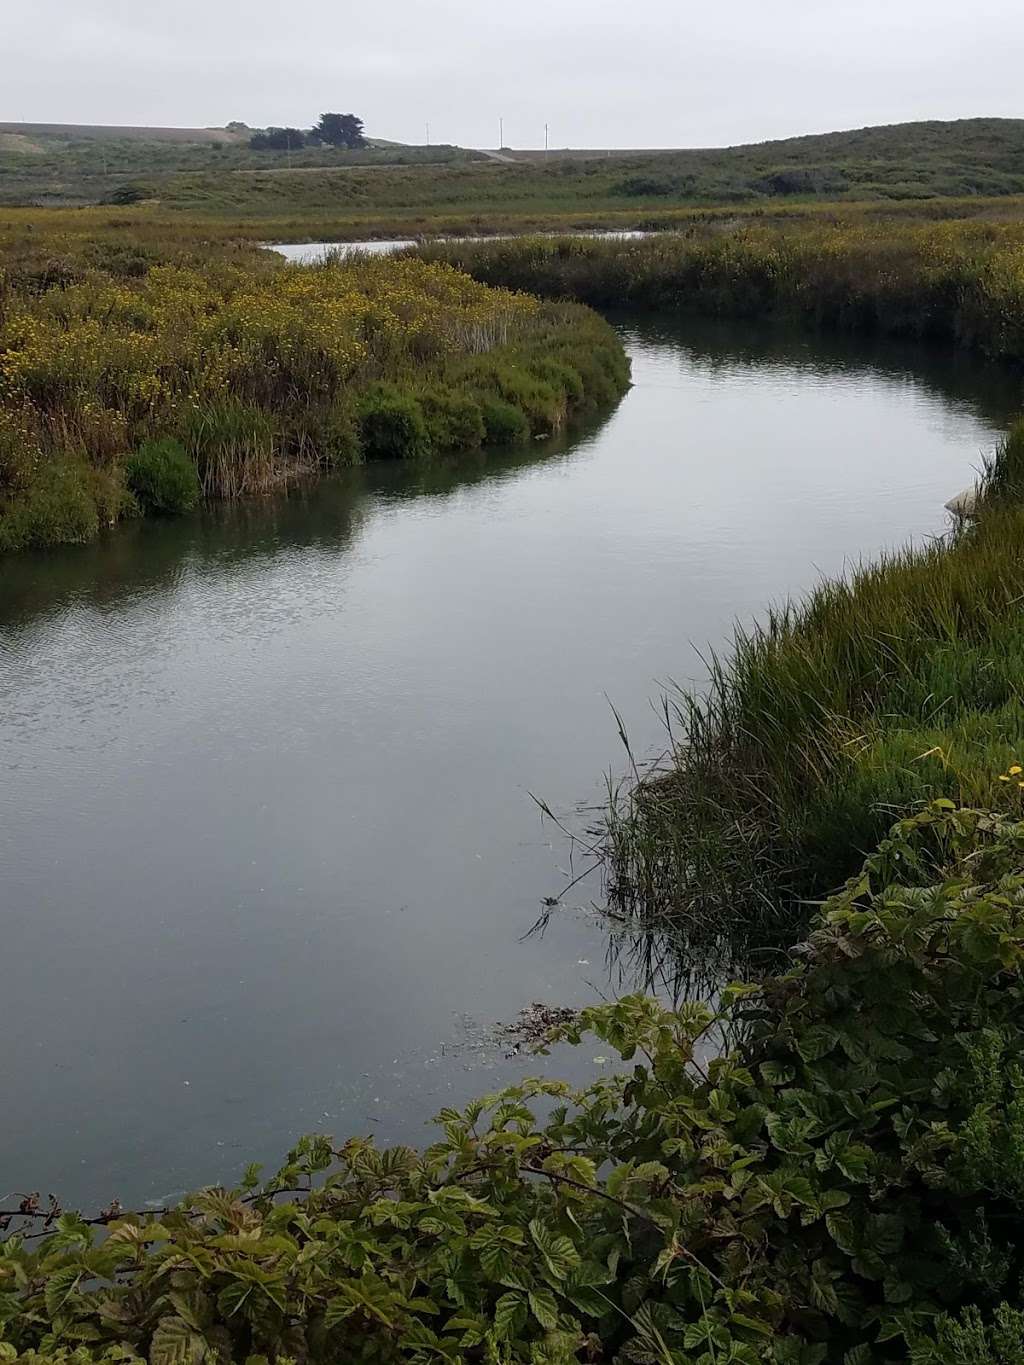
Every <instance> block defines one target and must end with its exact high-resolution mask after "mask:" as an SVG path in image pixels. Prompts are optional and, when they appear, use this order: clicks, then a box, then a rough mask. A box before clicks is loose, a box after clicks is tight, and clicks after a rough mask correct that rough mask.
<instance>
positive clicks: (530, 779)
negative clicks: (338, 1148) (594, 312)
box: [0, 318, 1020, 1203]
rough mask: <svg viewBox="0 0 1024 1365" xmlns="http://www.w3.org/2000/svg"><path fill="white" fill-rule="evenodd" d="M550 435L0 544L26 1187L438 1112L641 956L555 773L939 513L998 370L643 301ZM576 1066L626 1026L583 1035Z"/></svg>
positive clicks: (2, 683) (10, 1101) (603, 757)
mask: <svg viewBox="0 0 1024 1365" xmlns="http://www.w3.org/2000/svg"><path fill="white" fill-rule="evenodd" d="M621 325H622V327H623V332H624V336H625V339H626V341H627V343H628V346H629V349H630V351H631V353H632V356H633V364H634V379H635V382H636V387H635V388H634V389H633V390H632V392H631V393H630V394H629V395H628V396H627V397H626V399H625V400H624V401H623V402H622V404H621V406H620V407H619V408H618V409H617V410H616V411H615V412H614V413H612V414H611V415H609V416H607V417H606V419H605V420H603V421H601V422H599V423H596V424H595V425H593V426H592V427H590V428H589V429H586V430H583V431H580V432H577V433H574V435H573V436H572V437H571V438H569V439H566V440H565V441H563V442H561V443H559V444H558V445H555V446H548V447H540V446H538V447H537V448H536V449H535V450H530V451H527V452H525V453H520V454H518V455H515V456H505V457H502V456H492V457H491V458H489V459H487V458H484V457H481V456H472V457H468V458H466V459H464V460H462V461H461V462H457V463H455V464H452V465H450V466H447V467H445V468H444V469H431V470H426V471H423V470H416V469H405V468H399V467H376V468H371V469H365V470H358V471H353V472H351V473H350V474H346V475H344V476H340V477H337V478H334V479H332V480H329V481H327V482H325V483H322V484H320V485H319V486H316V487H314V488H306V489H301V490H296V491H294V492H292V493H291V494H290V495H289V496H282V497H278V498H274V499H271V500H267V501H263V502H253V503H248V504H246V505H243V506H235V507H231V508H215V509H211V510H208V511H205V512H203V513H202V514H200V515H196V516H194V517H191V518H188V519H184V520H180V521H175V522H168V523H166V524H156V523H154V524H148V525H145V526H141V525H136V526H129V527H127V528H125V529H123V530H121V531H119V532H118V533H116V534H114V535H112V536H110V537H109V538H108V539H106V540H104V541H103V542H102V543H100V544H97V545H94V546H89V547H84V548H81V549H69V550H67V551H63V552H57V553H51V554H48V555H45V556H44V555H39V556H34V555H26V556H23V557H18V558H12V559H8V560H5V561H4V563H3V566H2V568H0V697H2V701H3V705H2V710H0V877H2V881H0V902H2V903H0V933H2V939H0V942H2V944H3V962H4V972H3V984H2V988H0V989H2V992H3V1006H4V1046H3V1049H2V1054H0V1085H2V1092H3V1095H4V1100H5V1102H4V1118H3V1123H2V1125H0V1195H5V1194H7V1192H8V1191H10V1190H27V1189H42V1190H43V1191H47V1190H50V1189H53V1190H57V1191H59V1192H60V1193H61V1194H62V1195H63V1196H64V1197H65V1198H66V1199H68V1200H70V1201H79V1200H80V1201H86V1202H87V1203H94V1202H95V1201H98V1200H101V1199H103V1200H105V1199H107V1198H109V1197H110V1196H111V1195H114V1194H117V1195H119V1196H120V1197H121V1198H122V1199H123V1200H125V1201H128V1202H133V1203H134V1202H136V1201H145V1200H159V1199H162V1198H164V1197H166V1196H168V1195H172V1194H174V1193H176V1192H178V1191H181V1190H183V1189H185V1188H188V1187H192V1186H195V1185H197V1184H200V1183H203V1182H208V1181H212V1180H217V1179H222V1178H224V1179H230V1178H232V1177H233V1176H234V1175H235V1174H236V1173H237V1172H239V1171H240V1169H241V1167H242V1165H243V1164H244V1162H245V1161H247V1160H248V1159H250V1158H259V1159H266V1160H268V1161H273V1160H274V1159H275V1158H277V1157H278V1156H280V1155H283V1153H284V1150H285V1149H286V1147H287V1146H288V1144H289V1143H290V1142H291V1141H292V1139H294V1138H295V1137H296V1136H297V1135H298V1134H300V1133H302V1132H304V1131H311V1130H314V1129H318V1128H320V1129H323V1130H326V1131H330V1132H334V1133H336V1134H338V1135H342V1134H347V1133H352V1132H373V1133H376V1134H378V1135H379V1137H380V1138H381V1139H382V1140H385V1139H399V1138H400V1139H403V1140H413V1141H417V1140H420V1139H421V1138H422V1137H423V1136H424V1132H425V1130H424V1128H423V1122H424V1120H425V1119H426V1118H427V1117H428V1116H429V1115H430V1114H432V1113H433V1112H435V1111H436V1110H437V1109H438V1108H440V1107H441V1106H442V1105H444V1104H450V1103H459V1102H461V1101H463V1100H465V1099H467V1098H468V1097H469V1096H471V1095H472V1094H475V1093H478V1092H480V1091H484V1090H489V1089H493V1088H495V1087H496V1086H497V1085H499V1084H502V1083H505V1082H507V1081H509V1080H511V1079H512V1078H513V1077H514V1076H516V1075H519V1074H523V1073H533V1072H536V1071H537V1070H538V1069H539V1067H540V1066H541V1065H543V1064H542V1063H539V1062H538V1061H537V1060H535V1059H524V1058H522V1057H516V1058H512V1059H508V1058H506V1057H505V1052H506V1051H507V1045H506V1044H504V1043H503V1042H502V1041H501V1039H500V1037H497V1036H495V1035H494V1033H493V1032H492V1031H491V1030H492V1026H493V1025H494V1024H495V1022H496V1021H508V1020H511V1019H513V1018H514V1017H515V1016H516V1014H517V1012H518V1011H519V1010H520V1009H521V1008H523V1007H524V1006H526V1005H528V1004H529V1003H530V1002H532V1001H537V1000H541V1001H548V1002H553V1003H560V1004H578V1003H581V1002H584V1001H588V1000H591V999H593V998H595V997H596V996H597V995H598V994H604V995H612V994H614V993H615V992H616V991H617V990H620V989H622V988H623V987H624V986H628V985H630V984H631V981H630V978H629V973H628V969H627V970H626V971H625V975H624V976H620V974H619V973H618V972H615V973H612V974H611V975H609V973H608V971H607V970H606V967H605V952H606V935H605V931H604V929H603V927H602V924H601V921H600V919H599V917H598V916H597V915H596V914H594V913H592V912H589V911H587V910H584V909H580V908H576V909H574V908H573V907H574V906H578V905H579V904H580V902H584V901H586V900H587V898H588V896H590V895H592V894H593V892H594V889H593V888H592V887H591V888H589V889H588V888H577V889H576V890H575V891H574V892H573V893H572V895H571V896H570V898H569V901H570V903H569V905H568V906H567V907H566V908H565V909H563V910H561V911H559V912H558V913H556V915H555V918H554V919H553V921H552V924H551V926H550V928H549V930H548V932H547V934H546V935H545V936H544V937H543V938H540V937H532V938H525V939H524V937H523V935H524V934H525V932H526V931H527V930H528V929H529V928H530V925H531V924H532V923H533V921H534V919H535V918H536V916H537V914H538V911H539V908H540V903H541V901H542V898H543V897H545V896H548V895H553V894H555V895H557V894H558V892H559V891H560V889H561V888H562V886H563V885H564V883H565V880H566V878H565V873H564V869H565V866H566V853H565V848H564V844H563V841H562V838H561V836H560V835H559V834H558V833H557V831H554V830H552V829H551V828H550V827H548V826H545V824H544V823H543V821H542V820H541V818H540V816H539V813H538V810H537V808H536V806H535V805H534V803H533V801H532V800H531V798H530V793H531V792H533V793H536V794H538V795H539V796H542V797H543V798H544V799H546V800H547V801H549V802H550V803H551V805H552V806H553V807H555V808H556V809H559V810H562V811H572V810H573V809H574V808H575V807H576V806H577V805H578V804H579V803H585V802H587V801H594V800H597V799H599V798H600V795H601V789H602V776H601V775H602V772H603V771H605V770H607V769H608V768H615V769H617V768H619V767H620V766H621V764H622V755H621V753H620V751H619V749H618V741H617V738H616V734H615V726H614V722H613V717H612V715H611V711H610V709H609V700H610V701H612V702H614V704H615V705H616V706H617V707H618V709H619V710H620V711H621V712H622V714H623V716H624V718H625V721H626V723H627V725H628V728H629V730H630V732H631V736H632V739H633V742H634V744H635V745H636V746H637V747H638V748H639V749H640V750H644V749H645V748H647V747H648V746H651V745H654V744H656V743H657V742H658V739H659V733H660V732H659V723H658V719H657V716H656V714H655V711H654V708H653V707H651V706H650V705H649V700H650V699H651V698H656V696H657V695H658V692H659V687H660V685H661V684H663V683H665V682H667V681H668V680H670V679H675V680H678V681H681V682H685V681H687V680H690V679H694V680H697V681H699V679H700V677H701V674H702V667H701V663H700V657H699V651H700V650H701V649H702V648H703V647H704V646H705V645H706V644H707V643H708V642H710V643H713V644H716V645H717V644H721V643H722V642H723V641H724V640H725V639H726V637H727V635H728V633H729V630H730V623H731V622H732V620H733V619H734V618H736V617H740V618H749V617H750V616H751V615H752V614H754V613H756V612H758V611H760V610H762V609H763V608H764V606H765V604H766V603H767V602H768V601H769V600H771V599H776V600H777V599H779V598H781V597H783V596H784V595H786V594H788V593H799V592H801V591H802V590H804V589H806V588H808V587H809V586H810V585H811V584H812V583H813V582H814V581H815V579H816V578H817V577H818V575H819V574H820V573H823V572H824V573H828V572H836V571H840V570H842V568H843V567H844V564H846V563H848V562H849V561H850V560H851V559H854V558H856V557H858V556H861V555H871V554H873V553H874V552H876V551H877V550H879V549H880V548H882V547H884V546H887V545H893V544H896V543H898V542H902V541H904V540H905V539H907V538H908V537H917V538H920V537H923V536H927V535H932V534H936V533H939V532H941V531H942V529H943V526H944V513H943V511H942V503H943V502H944V501H945V499H946V498H948V497H949V496H950V495H951V494H953V493H954V492H956V491H958V490H959V489H960V488H962V487H963V486H964V485H965V484H966V483H968V482H969V481H970V478H971V475H972V470H973V469H974V467H976V466H977V465H978V463H979V460H980V457H981V455H982V452H985V451H987V450H989V449H991V447H992V446H993V444H994V443H995V441H996V439H997V437H998V433H999V431H1000V429H1001V428H1003V427H1004V426H1005V425H1006V423H1007V421H1008V420H1009V418H1010V416H1011V415H1012V414H1013V413H1014V412H1015V411H1016V410H1017V409H1018V408H1019V406H1020V383H1019V381H1018V380H1017V379H1015V378H1013V377H1012V376H1010V375H1008V374H1005V373H1002V372H1000V371H999V370H997V369H991V368H989V369H986V368H984V367H982V366H981V365H979V364H977V363H975V362H972V361H970V360H967V359H964V358H962V357H961V358H957V359H955V360H954V359H952V358H950V357H946V356H943V355H941V354H940V355H933V354H931V353H930V352H926V351H923V350H920V349H914V348H909V347H907V348H904V347H900V346H890V345H877V346H868V347H865V346H863V345H857V344H853V343H845V342H837V341H834V340H833V341H822V340H820V339H813V338H812V339H808V338H806V337H802V336H800V337H794V336H793V335H792V334H789V333H781V332H777V331H772V330H771V329H766V328H761V329H759V328H756V327H752V326H743V327H735V326H733V327H729V326H713V325H708V324H700V323H687V324H685V325H680V324H674V323H673V322H671V321H668V320H665V319H658V318H653V319H648V320H646V321H636V320H633V321H628V320H627V321H625V322H623V323H622V324H621ZM549 1065H551V1066H553V1067H555V1068H557V1070H559V1071H560V1072H562V1073H567V1074H570V1075H572V1076H575V1077H577V1078H582V1077H583V1076H584V1075H586V1074H590V1073H592V1072H593V1071H594V1070H596V1069H598V1068H599V1067H601V1066H603V1065H606V1062H604V1061H602V1060H601V1058H600V1049H598V1048H596V1047H589V1048H586V1049H584V1050H582V1051H581V1052H579V1053H577V1054H574V1055H573V1056H572V1057H566V1056H564V1055H563V1056H557V1057H555V1058H553V1059H552V1061H551V1062H550V1063H549Z"/></svg>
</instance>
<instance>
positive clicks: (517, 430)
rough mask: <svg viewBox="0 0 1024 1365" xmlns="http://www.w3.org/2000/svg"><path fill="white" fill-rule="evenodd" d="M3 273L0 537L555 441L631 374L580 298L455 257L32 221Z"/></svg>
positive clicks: (89, 526) (70, 535) (56, 531)
mask: <svg viewBox="0 0 1024 1365" xmlns="http://www.w3.org/2000/svg"><path fill="white" fill-rule="evenodd" d="M4 259H5V268H4V271H3V273H0V548H3V549H20V548H22V547H25V546H35V545H46V544H54V543H58V542H62V541H84V540H88V539H90V538H91V537H93V536H94V535H96V534H97V533H98V531H99V530H100V529H101V528H102V527H104V526H109V525H112V524H114V523H115V522H116V521H118V520H119V519H121V518H123V517H125V516H132V515H137V514H138V513H139V512H155V513H168V512H174V511H184V510H187V509H188V508H190V507H192V506H194V505H195V504H196V503H197V502H198V501H199V499H200V498H201V497H238V496H244V495H247V494H252V493H259V492H263V491H266V490H268V489H271V488H273V487H276V486H278V485H280V484H281V483H282V482H284V481H287V480H289V479H294V478H296V477H299V476H302V475H308V474H311V473H314V472H317V471H319V470H324V469H329V468H332V467H336V466H338V465H342V464H351V463H354V462H357V461H359V460H362V459H364V458H367V459H379V458H427V457H431V456H435V455H442V454H444V453H445V452H446V451H451V450H456V449H467V448H473V447H475V446H480V445H482V444H485V443H501V444H510V443H515V442H519V441H525V440H528V439H530V438H535V437H543V436H546V435H550V434H551V433H552V432H554V431H555V430H557V429H558V428H559V427H561V426H562V425H563V424H564V422H565V421H566V420H567V418H568V417H569V415H570V413H572V412H574V411H577V410H581V409H583V408H585V407H586V406H588V405H594V404H602V403H609V402H611V401H613V400H614V399H615V398H616V397H618V396H619V395H620V394H621V393H622V392H623V391H624V389H625V387H626V384H627V382H628V366H627V363H626V361H625V357H624V356H623V353H622V349H621V346H620V345H619V343H618V341H617V339H616V338H615V336H614V334H613V332H612V331H611V329H610V328H609V327H607V326H606V324H604V323H603V322H602V321H601V320H600V319H598V318H597V317H596V316H594V315H593V314H590V313H589V312H588V311H587V310H585V309H581V308H578V307H574V306H570V307H565V306H562V305H552V304H542V303H540V302H538V301H537V300H535V299H532V298H529V297H526V296H524V295H519V294H514V293H511V292H509V291H505V290H491V289H489V288H487V287H486V286H482V285H480V284H477V283H475V282H473V281H472V280H470V279H469V278H468V277H466V276H464V275H460V274H458V273H457V272H455V271H454V270H452V269H451V268H450V267H447V266H439V265H427V264H424V263H422V262H416V261H391V260H380V259H376V260H374V259H366V258H362V259H357V260H349V261H345V262H340V261H338V262H332V263H328V264H325V265H323V266H318V267H311V268H304V269H299V268H296V267H290V266H288V265H286V264H285V263H284V262H283V261H281V260H279V259H278V258H276V257H272V256H270V255H269V254H267V253H262V252H258V251H255V250H253V249H251V248H246V247H239V248H230V247H226V248H223V249H213V248H209V249H207V250H206V251H205V252H204V251H201V250H199V249H198V244H196V243H194V242H187V241H186V242H175V245H174V247H173V249H172V250H170V251H169V250H168V248H167V243H166V241H165V239H164V238H160V239H156V240H154V241H139V240H137V239H134V238H131V239H129V240H127V241H117V242H111V241H110V240H109V239H96V238H92V237H89V236H85V237H80V238H76V239H74V240H73V241H72V242H67V241H62V240H61V239H60V238H59V237H57V236H52V235H50V236H47V235H43V237H42V240H39V239H38V238H37V237H36V236H30V239H29V240H28V241H27V242H25V241H22V243H21V246H20V248H19V247H18V245H17V244H16V243H12V244H11V245H10V248H9V250H8V251H7V252H6V254H5V257H4Z"/></svg>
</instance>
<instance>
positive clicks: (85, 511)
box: [0, 460, 100, 550]
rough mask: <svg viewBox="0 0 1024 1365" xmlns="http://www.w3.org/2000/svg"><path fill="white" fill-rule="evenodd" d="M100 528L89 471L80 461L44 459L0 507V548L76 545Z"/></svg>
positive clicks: (91, 476)
mask: <svg viewBox="0 0 1024 1365" xmlns="http://www.w3.org/2000/svg"><path fill="white" fill-rule="evenodd" d="M99 528H100V516H99V511H98V509H97V506H96V496H95V491H94V477H93V472H92V471H91V470H90V468H89V466H88V465H87V464H86V463H85V462H84V461H71V460H67V461H56V460H53V461H46V462H45V463H43V464H41V465H40V466H39V468H38V469H37V471H36V472H35V475H34V478H33V480H32V482H31V483H30V484H29V485H28V486H27V487H26V488H23V489H21V490H20V491H18V492H17V493H15V494H14V496H13V497H11V498H10V499H9V500H8V501H7V502H6V504H5V505H3V506H2V507H0V549H2V550H23V549H30V548H38V547H41V546H45V545H69V544H70V545H82V544H85V542H86V541H89V540H93V539H94V538H95V536H96V535H97V533H98V531H99Z"/></svg>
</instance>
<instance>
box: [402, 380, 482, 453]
mask: <svg viewBox="0 0 1024 1365" xmlns="http://www.w3.org/2000/svg"><path fill="white" fill-rule="evenodd" d="M417 397H418V398H419V403H420V407H421V408H422V410H423V419H424V421H425V422H426V426H427V437H428V440H429V442H430V447H431V449H432V450H435V451H449V450H475V449H476V448H477V446H479V445H481V444H482V443H483V439H484V435H485V428H484V418H483V414H482V412H481V411H480V405H479V403H477V402H476V400H475V399H474V398H473V397H472V395H470V394H468V393H463V392H457V391H455V390H452V389H444V388H431V389H423V390H421V391H420V392H419V393H418V395H417Z"/></svg>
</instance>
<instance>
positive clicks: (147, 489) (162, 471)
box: [125, 438, 203, 516]
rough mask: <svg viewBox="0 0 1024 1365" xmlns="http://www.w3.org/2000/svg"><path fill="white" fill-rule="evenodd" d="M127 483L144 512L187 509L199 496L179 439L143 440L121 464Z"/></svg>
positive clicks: (192, 467) (191, 466)
mask: <svg viewBox="0 0 1024 1365" xmlns="http://www.w3.org/2000/svg"><path fill="white" fill-rule="evenodd" d="M125 477H126V479H127V482H128V487H129V488H130V489H131V491H132V492H133V493H134V495H135V497H136V498H137V499H138V501H139V504H140V505H141V507H142V508H143V510H144V511H146V512H152V513H157V514H161V515H172V516H173V515H176V514H180V513H182V512H191V511H192V509H193V508H194V507H196V506H197V505H198V503H199V499H200V498H201V496H202V491H203V490H202V486H201V484H200V482H199V475H198V474H197V473H196V467H195V465H194V464H193V462H192V461H191V460H190V459H189V457H188V455H187V453H186V452H185V448H184V446H182V445H181V443H180V442H179V441H175V440H172V439H170V438H165V439H164V440H161V441H146V442H145V443H144V444H143V445H142V446H140V447H139V449H138V450H137V451H136V452H135V454H134V455H131V456H130V457H129V458H128V460H127V462H126V464H125Z"/></svg>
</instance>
